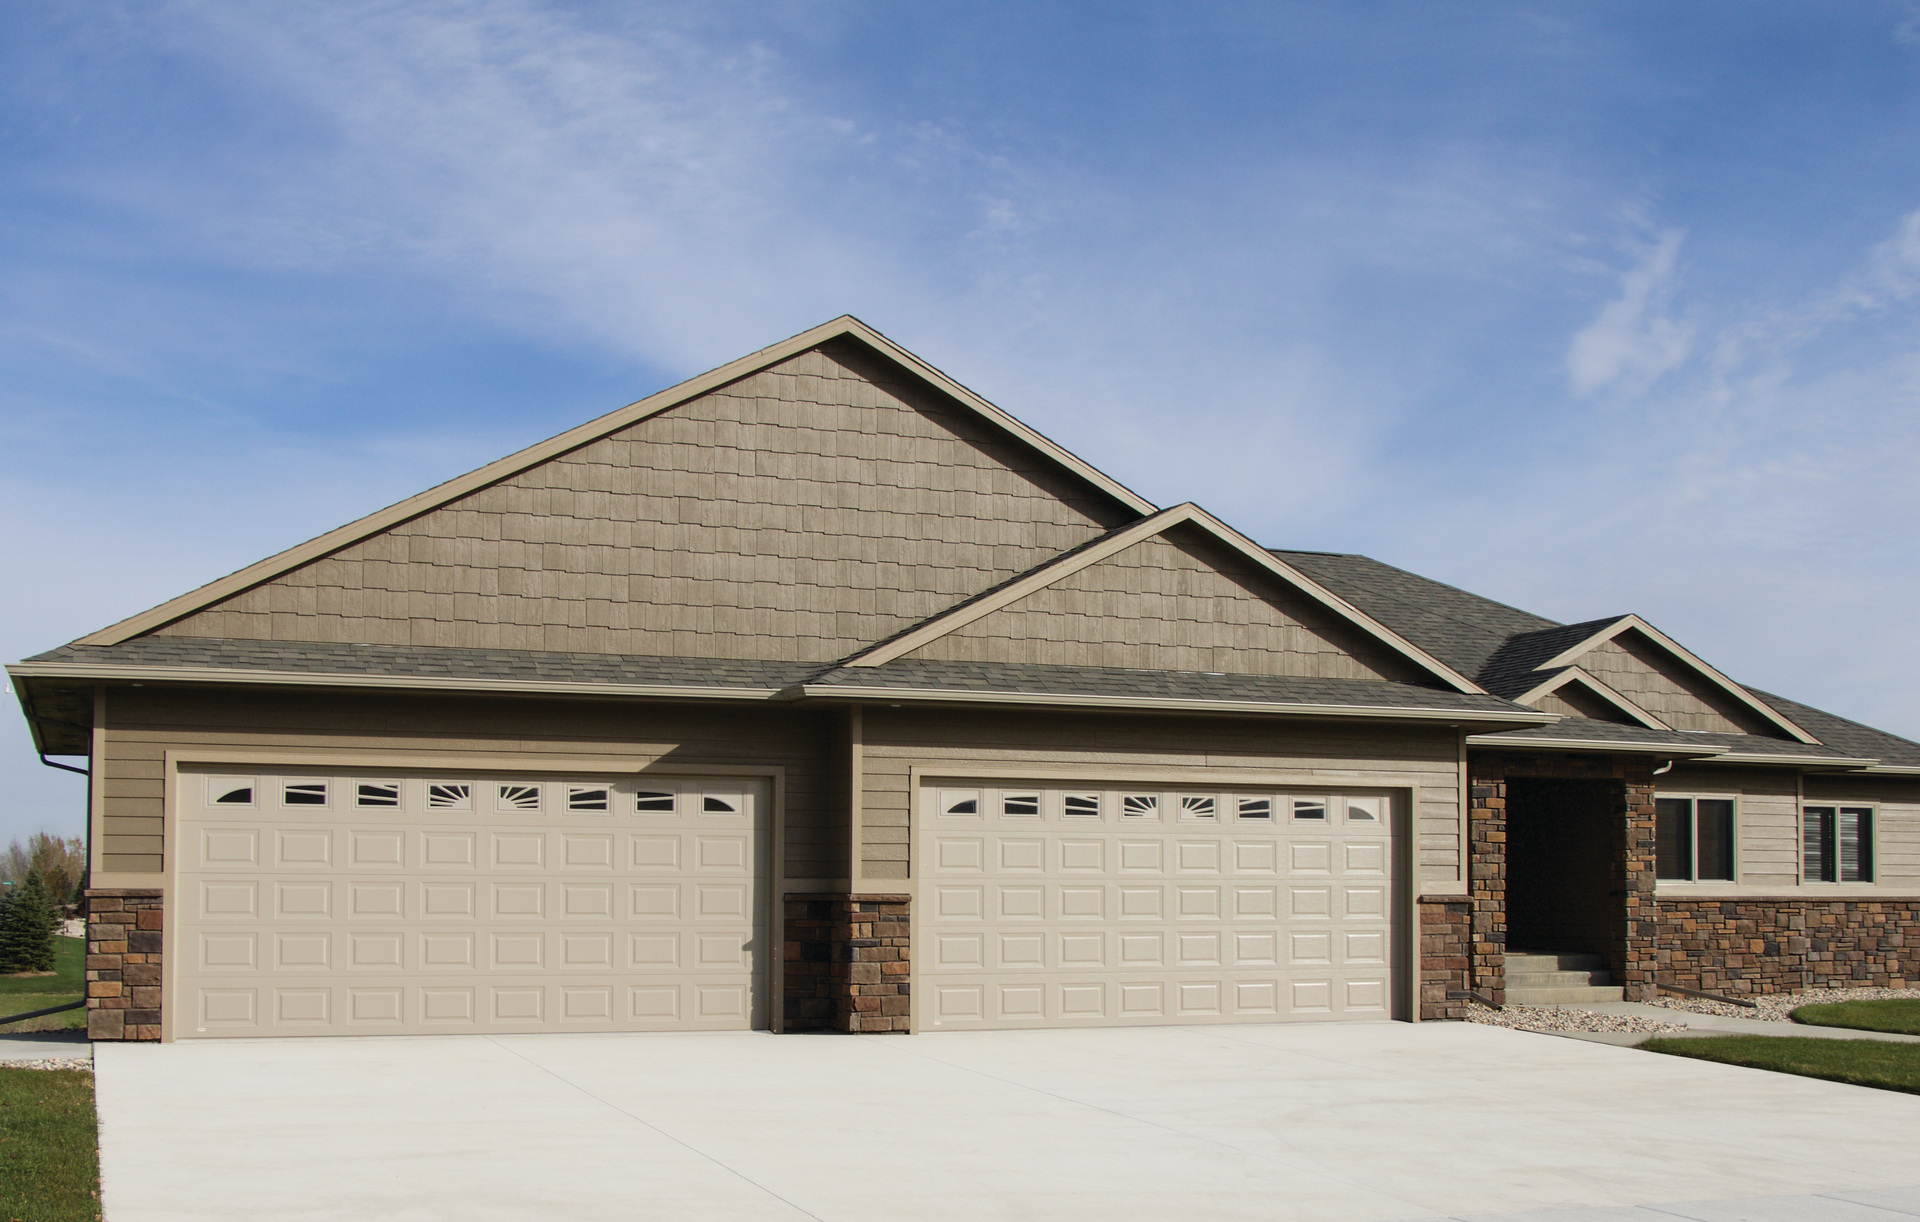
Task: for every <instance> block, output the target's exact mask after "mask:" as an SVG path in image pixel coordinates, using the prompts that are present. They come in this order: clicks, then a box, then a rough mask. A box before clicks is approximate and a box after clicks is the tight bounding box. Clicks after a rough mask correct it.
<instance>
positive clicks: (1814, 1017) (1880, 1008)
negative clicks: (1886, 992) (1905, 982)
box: [1790, 998, 1920, 1035]
mask: <svg viewBox="0 0 1920 1222" xmlns="http://www.w3.org/2000/svg"><path fill="white" fill-rule="evenodd" d="M1790 1017H1791V1018H1792V1019H1793V1021H1794V1022H1796V1023H1806V1024H1807V1025H1808V1026H1812V1027H1851V1028H1853V1029H1854V1030H1856V1031H1891V1032H1893V1033H1894V1034H1895V1035H1920V1001H1908V1000H1906V999H1904V998H1889V999H1887V1000H1885V1001H1828V1002H1821V1003H1820V1004H1818V1005H1811V1006H1801V1007H1800V1008H1799V1009H1797V1010H1795V1011H1794V1012H1793V1013H1792V1015H1790Z"/></svg>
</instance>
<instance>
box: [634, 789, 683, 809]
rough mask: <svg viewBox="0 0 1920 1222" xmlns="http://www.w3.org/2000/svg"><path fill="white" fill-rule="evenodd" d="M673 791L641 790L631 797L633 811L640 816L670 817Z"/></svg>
mask: <svg viewBox="0 0 1920 1222" xmlns="http://www.w3.org/2000/svg"><path fill="white" fill-rule="evenodd" d="M673 797H674V795H673V791H671V790H667V789H643V790H641V791H640V792H639V793H636V794H634V795H633V809H634V810H636V811H638V812H639V813H641V814H659V815H670V814H672V813H673V805H674V803H673Z"/></svg>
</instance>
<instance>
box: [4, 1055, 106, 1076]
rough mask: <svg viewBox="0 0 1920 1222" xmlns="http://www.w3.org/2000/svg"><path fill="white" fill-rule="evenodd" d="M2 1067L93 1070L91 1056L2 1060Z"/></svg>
mask: <svg viewBox="0 0 1920 1222" xmlns="http://www.w3.org/2000/svg"><path fill="white" fill-rule="evenodd" d="M0 1069H84V1070H87V1071H88V1072H89V1073H91V1072H92V1071H93V1058H91V1057H41V1058H40V1059H39V1060H36V1061H0Z"/></svg>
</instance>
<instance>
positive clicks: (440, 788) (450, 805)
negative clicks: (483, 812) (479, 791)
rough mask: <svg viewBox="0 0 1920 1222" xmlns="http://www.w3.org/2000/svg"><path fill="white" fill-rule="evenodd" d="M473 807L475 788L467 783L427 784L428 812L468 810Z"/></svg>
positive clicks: (435, 782)
mask: <svg viewBox="0 0 1920 1222" xmlns="http://www.w3.org/2000/svg"><path fill="white" fill-rule="evenodd" d="M472 806H473V786H472V785H469V784H466V783H465V782H458V783H456V782H453V781H429V782H427V809H428V810H468V809H470V808H471V807H472Z"/></svg>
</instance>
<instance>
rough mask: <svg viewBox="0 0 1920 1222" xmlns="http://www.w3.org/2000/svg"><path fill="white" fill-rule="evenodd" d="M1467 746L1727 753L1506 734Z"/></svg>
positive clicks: (1696, 755) (1473, 739)
mask: <svg viewBox="0 0 1920 1222" xmlns="http://www.w3.org/2000/svg"><path fill="white" fill-rule="evenodd" d="M1467 745H1468V746H1469V747H1525V748H1528V749H1529V750H1549V751H1607V752H1631V753H1632V754H1634V755H1658V756H1662V757H1667V756H1671V757H1673V758H1675V759H1680V758H1685V759H1706V758H1710V757H1712V756H1715V755H1720V754H1723V753H1725V751H1726V748H1725V747H1721V746H1712V745H1709V744H1707V743H1702V744H1701V745H1699V746H1698V747H1683V746H1679V745H1677V744H1674V743H1635V742H1616V741H1611V740H1608V739H1599V738H1594V739H1584V738H1525V737H1521V736H1519V735H1506V734H1469V735H1468V736H1467Z"/></svg>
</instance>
